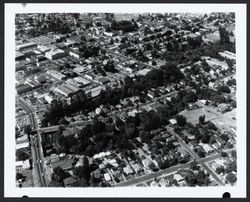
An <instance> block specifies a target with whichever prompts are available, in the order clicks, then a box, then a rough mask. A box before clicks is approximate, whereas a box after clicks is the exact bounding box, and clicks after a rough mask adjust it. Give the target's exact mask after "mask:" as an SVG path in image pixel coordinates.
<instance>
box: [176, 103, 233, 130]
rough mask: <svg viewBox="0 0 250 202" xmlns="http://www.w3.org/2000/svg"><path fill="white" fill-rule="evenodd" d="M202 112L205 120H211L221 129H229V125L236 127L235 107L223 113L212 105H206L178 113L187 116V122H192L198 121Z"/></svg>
mask: <svg viewBox="0 0 250 202" xmlns="http://www.w3.org/2000/svg"><path fill="white" fill-rule="evenodd" d="M204 114H205V116H206V119H205V120H206V121H211V122H213V123H214V124H215V125H216V126H217V127H219V128H221V129H230V128H231V127H232V128H236V109H233V110H232V111H230V112H227V113H224V114H223V113H221V112H218V111H217V110H216V108H214V107H207V106H206V107H203V108H199V109H195V110H190V111H188V110H184V111H182V112H180V115H183V116H185V117H186V118H187V122H190V123H192V124H197V123H199V117H200V116H202V115H204Z"/></svg>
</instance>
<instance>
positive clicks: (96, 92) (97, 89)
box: [85, 86, 105, 98]
mask: <svg viewBox="0 0 250 202" xmlns="http://www.w3.org/2000/svg"><path fill="white" fill-rule="evenodd" d="M101 90H105V87H104V86H97V87H95V88H92V89H89V90H86V91H85V93H86V94H88V93H90V95H91V97H92V98H95V97H97V96H98V95H99V94H100V92H101Z"/></svg>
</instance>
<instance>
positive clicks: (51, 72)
mask: <svg viewBox="0 0 250 202" xmlns="http://www.w3.org/2000/svg"><path fill="white" fill-rule="evenodd" d="M47 73H48V74H49V75H51V76H52V77H54V78H56V79H58V80H62V79H64V78H65V77H66V76H65V75H64V74H62V73H60V72H58V71H56V70H48V71H47Z"/></svg>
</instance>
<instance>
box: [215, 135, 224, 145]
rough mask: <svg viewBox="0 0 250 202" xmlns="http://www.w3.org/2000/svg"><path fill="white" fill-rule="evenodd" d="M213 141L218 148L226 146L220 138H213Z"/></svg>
mask: <svg viewBox="0 0 250 202" xmlns="http://www.w3.org/2000/svg"><path fill="white" fill-rule="evenodd" d="M215 141H216V142H217V144H218V145H219V146H220V147H221V146H223V145H225V144H226V141H225V140H223V139H222V138H220V137H216V138H215Z"/></svg>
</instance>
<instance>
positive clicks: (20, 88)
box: [16, 84, 32, 95]
mask: <svg viewBox="0 0 250 202" xmlns="http://www.w3.org/2000/svg"><path fill="white" fill-rule="evenodd" d="M31 90H32V87H31V86H30V85H28V84H23V85H19V86H17V87H16V92H17V94H18V95H20V94H22V93H27V92H29V91H31Z"/></svg>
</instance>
